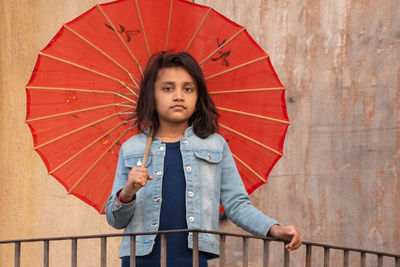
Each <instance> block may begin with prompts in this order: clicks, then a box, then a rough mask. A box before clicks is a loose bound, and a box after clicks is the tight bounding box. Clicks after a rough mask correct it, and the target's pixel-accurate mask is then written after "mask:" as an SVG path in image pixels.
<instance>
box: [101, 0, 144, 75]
mask: <svg viewBox="0 0 400 267" xmlns="http://www.w3.org/2000/svg"><path fill="white" fill-rule="evenodd" d="M96 6H97V8H98V9H99V10H100V12H101V13H102V14H103V16H104V17H105V19H106V20H107V22H108V23H110V25H111V27H112V28H113V30H114V32H115V34H116V35H117V36H118V38H119V40H120V41H121V42H122V44H123V45H124V47H125V48H126V50H127V51H128V53H129V55H131V57H132V58H133V60H134V61H135V63H136V64H137V65H138V67H139V70H140V73H141V74H142V75H143V70H142V67H141V66H140V64H139V61H137V59H136V57H135V55H134V54H133V53H132V51H131V50H130V49H129V47H128V45H127V44H126V43H125V41H124V40H123V39H122V37H121V35H120V34H119V33H118V31H117V30H116V29H115V27H114V24H113V23H112V22H111V20H110V19H109V18H108V16H107V15H106V13H105V12H104V11H103V9H102V8H101V7H100V5H99V4H97V5H96Z"/></svg>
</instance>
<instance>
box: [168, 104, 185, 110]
mask: <svg viewBox="0 0 400 267" xmlns="http://www.w3.org/2000/svg"><path fill="white" fill-rule="evenodd" d="M171 108H172V109H179V110H180V109H186V108H185V106H182V105H175V106H172V107H171Z"/></svg>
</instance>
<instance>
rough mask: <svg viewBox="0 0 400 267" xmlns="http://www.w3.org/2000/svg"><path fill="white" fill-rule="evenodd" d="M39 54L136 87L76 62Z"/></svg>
mask: <svg viewBox="0 0 400 267" xmlns="http://www.w3.org/2000/svg"><path fill="white" fill-rule="evenodd" d="M39 54H40V55H42V56H46V57H49V58H51V59H54V60H57V61H60V62H63V63H65V64H69V65H72V66H74V67H77V68H81V69H84V70H87V71H90V72H92V73H95V74H97V75H100V76H103V77H105V78H108V79H110V80H113V81H115V82H119V83H121V84H123V85H125V86H127V85H129V86H130V87H134V86H133V85H132V84H128V83H125V82H123V81H121V80H119V79H117V78H114V77H112V76H109V75H107V74H104V73H101V72H99V71H97V70H93V69H90V68H87V67H85V66H82V65H79V64H76V63H74V62H71V61H68V60H65V59H62V58H59V57H55V56H52V55H49V54H45V53H43V52H39Z"/></svg>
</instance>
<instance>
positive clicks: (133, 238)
mask: <svg viewBox="0 0 400 267" xmlns="http://www.w3.org/2000/svg"><path fill="white" fill-rule="evenodd" d="M130 240H131V255H130V258H129V266H130V267H136V236H135V235H131V237H130Z"/></svg>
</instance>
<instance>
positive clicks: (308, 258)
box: [306, 245, 312, 267]
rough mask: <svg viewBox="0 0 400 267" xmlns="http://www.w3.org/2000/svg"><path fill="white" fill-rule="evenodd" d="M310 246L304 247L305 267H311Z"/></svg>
mask: <svg viewBox="0 0 400 267" xmlns="http://www.w3.org/2000/svg"><path fill="white" fill-rule="evenodd" d="M311 249H312V247H311V245H306V267H311V252H312V251H311Z"/></svg>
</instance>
